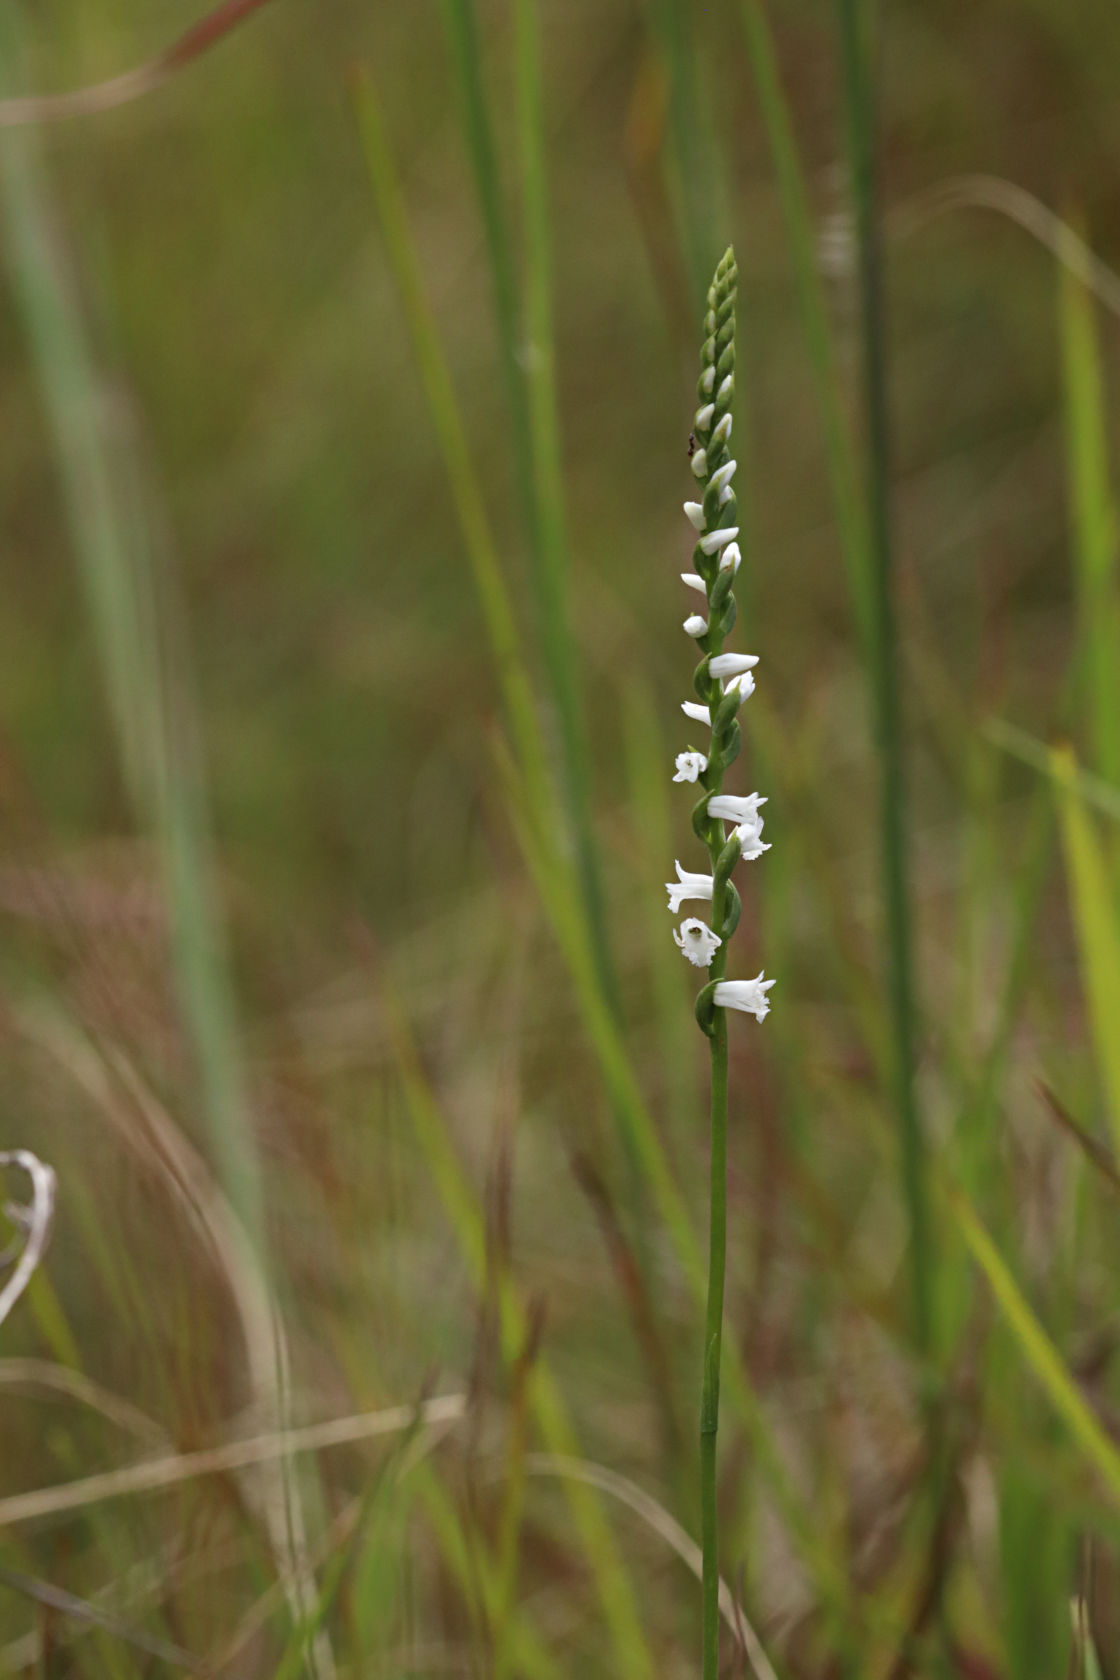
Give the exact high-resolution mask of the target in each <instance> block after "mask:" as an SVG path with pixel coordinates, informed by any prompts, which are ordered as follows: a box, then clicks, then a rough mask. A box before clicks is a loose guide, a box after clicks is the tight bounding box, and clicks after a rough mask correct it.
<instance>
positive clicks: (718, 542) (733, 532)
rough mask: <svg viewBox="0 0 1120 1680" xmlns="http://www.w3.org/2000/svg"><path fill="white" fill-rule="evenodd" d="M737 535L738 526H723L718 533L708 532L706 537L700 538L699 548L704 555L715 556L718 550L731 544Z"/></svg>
mask: <svg viewBox="0 0 1120 1680" xmlns="http://www.w3.org/2000/svg"><path fill="white" fill-rule="evenodd" d="M738 535H739V527H738V525H723V526H721V527H720V529H719V530H718V531H709V532H708V535H707V536H706V537H701V538H700V547H701V548H702V549H703V550H704V553H705V554H715V553H716V551H717V550H718V549H721V548H726V547H727V545H728V543H733V542H734V541H735V538H736V537H737V536H738Z"/></svg>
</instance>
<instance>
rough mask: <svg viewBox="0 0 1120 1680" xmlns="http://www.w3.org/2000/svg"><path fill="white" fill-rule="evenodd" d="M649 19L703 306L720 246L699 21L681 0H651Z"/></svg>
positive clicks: (684, 229)
mask: <svg viewBox="0 0 1120 1680" xmlns="http://www.w3.org/2000/svg"><path fill="white" fill-rule="evenodd" d="M650 14H651V23H652V26H653V30H654V33H655V35H656V37H657V39H658V43H659V46H660V49H661V54H662V58H663V60H664V63H665V69H666V71H667V74H668V80H669V135H670V141H671V159H672V166H671V175H672V186H671V190H672V197H673V209H674V212H675V215H676V219H677V222H678V226H679V232H680V239H681V244H682V246H683V248H684V255H685V261H686V264H687V268H688V278H689V283H690V286H691V289H692V302H693V305H694V307H697V308H698V307H699V306H700V305H701V303H702V301H703V298H704V293H705V291H706V289H707V284H708V277H709V275H710V274H711V272H712V264H713V263H714V261H715V255H716V252H717V250H718V249H719V247H718V245H717V244H716V237H717V203H718V191H717V184H718V176H717V168H718V153H717V150H716V147H715V146H714V144H713V143H712V137H711V134H710V131H709V127H708V122H707V114H708V108H707V103H706V101H705V99H704V97H703V94H702V91H701V86H700V77H699V72H698V69H697V63H696V52H695V46H694V38H695V34H696V25H695V21H694V18H693V16H691V15H690V13H689V8H688V7H686V6H681V5H680V4H679V3H678V0H653V3H652V5H651V7H650Z"/></svg>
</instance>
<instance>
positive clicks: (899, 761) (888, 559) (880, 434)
mask: <svg viewBox="0 0 1120 1680" xmlns="http://www.w3.org/2000/svg"><path fill="white" fill-rule="evenodd" d="M838 3H839V13H840V35H841V44H842V49H843V51H842V56H843V72H844V76H843V79H844V109H845V122H846V128H847V140H848V153H849V161H850V168H851V178H852V195H853V200H854V207H855V218H856V232H857V244H858V250H859V311H860V324H861V337H862V346H861V348H862V354H863V402H864V418H865V424H866V448H867V503H868V513H869V536H870V544H871V591H870V622H869V628H870V638H869V644H868V654H869V675H870V678H871V690H872V705H873V710H874V718H875V730H876V736H877V744H878V751H879V767H880V783H879V797H880V845H881V852H882V869H883V893H884V901H885V902H884V911H885V918H886V944H887V989H888V999H889V1007H890V1016H891V1027H892V1049H893V1056H892V1063H893V1067H892V1073H893V1085H894V1102H895V1108H896V1112H897V1117H898V1126H899V1134H900V1146H901V1155H902V1182H903V1194H904V1196H905V1200H906V1206H907V1212H908V1215H909V1222H910V1268H911V1287H912V1291H913V1322H914V1343H915V1348H916V1350H917V1352H918V1353H919V1355H920V1356H924V1355H926V1354H928V1352H929V1351H930V1348H931V1345H932V1342H933V1302H932V1281H931V1280H932V1251H931V1237H930V1218H929V1208H928V1189H927V1183H926V1178H927V1172H926V1163H925V1151H924V1147H923V1142H922V1132H921V1122H920V1117H919V1114H918V1106H917V1099H916V1095H915V1090H914V1061H915V1039H916V1025H915V1003H914V985H913V975H912V953H911V929H910V890H909V878H908V876H909V865H908V858H907V843H906V786H905V776H904V770H903V751H902V724H901V688H900V683H899V675H898V637H897V631H896V627H895V620H894V599H893V571H894V553H893V540H892V532H891V515H890V429H889V417H888V405H887V364H886V311H885V300H884V295H883V270H882V250H881V242H880V229H879V218H878V207H877V191H876V178H875V110H874V88H873V82H872V77H871V74H870V70H869V66H868V46H867V43H866V41H865V40H864V38H863V33H862V29H861V8H860V5H859V0H838Z"/></svg>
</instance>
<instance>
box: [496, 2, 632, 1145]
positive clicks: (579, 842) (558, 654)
mask: <svg viewBox="0 0 1120 1680" xmlns="http://www.w3.org/2000/svg"><path fill="white" fill-rule="evenodd" d="M538 3H539V0H515V4H514V45H515V69H516V76H515V80H516V94H517V98H516V109H517V118H518V136H519V140H520V152H521V160H522V203H523V208H524V225H525V317H526V319H525V325H526V337H527V344H526V355H525V357H524V364H525V368H526V375H525V377H526V382H527V385H528V406H529V438H530V443H531V447H532V461H533V478H534V506H535V509H536V512H537V520H538V526H537V533H536V535H537V546H538V548H539V554H540V563H539V568H538V570H539V578H540V582H539V593H540V614H541V617H542V619H543V620H544V623H545V625H546V634H545V649H546V658H547V661H548V665H549V677H550V681H551V687H552V691H553V696H554V699H555V704H556V711H557V716H558V720H559V725H560V739H561V748H562V755H563V767H564V777H565V783H566V792H567V799H568V806H569V811H570V815H571V824H572V830H573V840H574V843H575V852H576V867H577V870H578V874H579V880H580V887H581V891H582V893H583V899H584V904H585V906H586V912H587V917H588V920H589V922H590V925H591V927H592V928H593V929H594V931H595V941H594V950H595V961H596V967H597V968H598V970H599V977H600V981H601V983H602V986H603V990H604V993H605V995H606V997H607V1000H608V1002H609V1003H610V1004H611V1007H612V1008H614V1009H616V1010H617V1005H618V986H617V982H616V979H615V975H614V970H613V965H612V962H611V958H610V943H609V939H608V937H607V927H606V905H605V902H604V897H603V889H602V882H601V880H600V871H599V862H598V856H597V853H596V848H595V838H594V831H593V828H592V823H591V778H590V770H589V754H588V749H587V732H586V727H585V724H584V718H583V709H582V706H581V704H580V694H579V682H578V662H577V657H576V650H575V645H574V641H573V638H572V633H571V627H570V623H569V614H568V599H567V576H568V571H569V553H568V533H567V515H566V511H565V502H564V475H563V465H562V461H561V445H560V422H559V405H558V402H557V396H556V356H555V349H554V344H553V330H552V275H551V271H552V250H551V236H550V232H549V209H548V179H547V173H546V168H545V149H544V90H543V85H542V73H541V49H540V30H539V25H538V17H537V7H538ZM632 1164H633V1163H632Z"/></svg>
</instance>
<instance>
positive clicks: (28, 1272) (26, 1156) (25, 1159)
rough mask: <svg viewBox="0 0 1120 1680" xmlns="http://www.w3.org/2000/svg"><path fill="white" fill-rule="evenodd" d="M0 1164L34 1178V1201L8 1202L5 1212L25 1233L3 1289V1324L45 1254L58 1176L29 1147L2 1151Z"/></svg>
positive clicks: (0, 1291) (0, 1302)
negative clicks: (24, 1204)
mask: <svg viewBox="0 0 1120 1680" xmlns="http://www.w3.org/2000/svg"><path fill="white" fill-rule="evenodd" d="M0 1167H19V1168H20V1169H21V1170H22V1171H23V1172H25V1173H26V1174H27V1175H28V1177H29V1178H30V1180H31V1203H30V1206H27V1207H24V1206H23V1205H22V1204H20V1203H16V1202H8V1203H7V1204H6V1205H5V1207H4V1212H5V1213H6V1214H7V1216H8V1218H9V1219H10V1220H11V1221H12V1224H13V1225H15V1226H17V1227H18V1228H19V1229H20V1230H21V1231H23V1232H24V1233H25V1235H24V1239H23V1242H22V1245H20V1244H19V1239H18V1238H17V1240H16V1244H17V1253H18V1258H17V1259H16V1262H15V1269H14V1270H13V1272H12V1275H11V1277H10V1278H9V1279H8V1281H7V1283H6V1284H5V1285H4V1287H3V1289H0V1324H3V1322H4V1320H5V1319H6V1318H7V1316H8V1314H9V1313H10V1312H11V1310H12V1308H13V1307H14V1306H15V1304H16V1302H17V1301H18V1300H19V1298H20V1296H21V1295H22V1294H23V1292H24V1290H25V1289H26V1288H27V1285H28V1284H29V1283H30V1282H31V1277H32V1274H33V1273H34V1271H35V1268H36V1266H37V1265H38V1264H39V1262H40V1260H41V1259H42V1258H43V1254H44V1252H45V1250H46V1246H47V1239H48V1237H49V1236H50V1232H51V1221H52V1219H53V1218H54V1195H55V1185H56V1182H57V1181H56V1179H55V1175H54V1168H53V1167H48V1166H46V1165H45V1164H44V1163H43V1162H42V1161H40V1160H39V1158H38V1156H36V1155H32V1154H31V1152H30V1150H27V1149H5V1150H3V1151H0Z"/></svg>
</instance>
